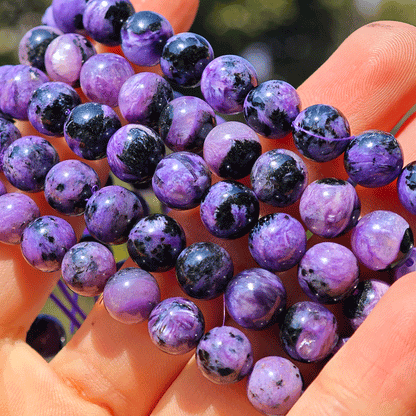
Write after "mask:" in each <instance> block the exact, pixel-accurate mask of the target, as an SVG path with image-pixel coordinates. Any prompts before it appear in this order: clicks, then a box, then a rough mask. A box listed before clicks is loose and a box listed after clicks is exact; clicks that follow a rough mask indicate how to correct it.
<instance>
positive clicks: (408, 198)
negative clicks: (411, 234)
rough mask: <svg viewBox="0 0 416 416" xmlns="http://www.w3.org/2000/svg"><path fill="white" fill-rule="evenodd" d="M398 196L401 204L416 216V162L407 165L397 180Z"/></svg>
mask: <svg viewBox="0 0 416 416" xmlns="http://www.w3.org/2000/svg"><path fill="white" fill-rule="evenodd" d="M397 194H398V196H399V200H400V202H401V204H402V205H403V206H404V207H405V208H406V209H407V210H408V211H409V212H410V213H411V214H416V161H415V162H410V163H409V164H407V165H406V166H405V167H404V169H403V170H402V172H401V173H400V175H399V177H398V179H397Z"/></svg>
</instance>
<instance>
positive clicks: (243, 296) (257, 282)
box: [224, 268, 286, 329]
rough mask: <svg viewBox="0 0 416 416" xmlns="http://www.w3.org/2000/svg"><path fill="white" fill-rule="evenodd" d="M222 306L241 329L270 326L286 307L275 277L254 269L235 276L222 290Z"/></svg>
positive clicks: (282, 290) (278, 282)
mask: <svg viewBox="0 0 416 416" xmlns="http://www.w3.org/2000/svg"><path fill="white" fill-rule="evenodd" d="M224 299H225V305H226V307H227V311H228V313H229V314H230V316H231V318H233V319H234V321H235V322H236V323H237V324H238V325H240V326H242V327H243V328H249V329H264V328H267V327H268V326H270V325H272V324H274V323H275V322H276V321H277V318H278V317H279V315H280V314H281V312H282V311H283V310H284V309H285V307H286V290H285V288H284V286H283V283H282V281H281V280H280V278H279V277H278V276H276V275H275V274H273V273H271V272H269V271H268V270H264V269H260V268H254V269H247V270H244V271H242V272H240V273H238V274H237V275H236V276H235V277H234V278H233V279H232V280H231V281H230V283H229V284H228V286H227V289H226V291H225V296H224Z"/></svg>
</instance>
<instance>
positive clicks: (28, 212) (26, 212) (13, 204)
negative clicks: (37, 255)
mask: <svg viewBox="0 0 416 416" xmlns="http://www.w3.org/2000/svg"><path fill="white" fill-rule="evenodd" d="M0 212H1V218H0V241H1V242H2V243H7V244H19V243H20V241H21V240H22V234H23V230H24V229H25V228H26V226H27V225H28V224H29V223H30V222H31V221H33V220H34V219H36V218H38V217H39V216H40V211H39V208H38V206H37V205H36V203H35V202H34V201H33V200H32V199H31V198H29V197H28V196H27V195H25V194H20V193H15V192H11V193H7V194H4V195H2V196H0Z"/></svg>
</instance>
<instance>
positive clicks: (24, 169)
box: [3, 136, 59, 192]
mask: <svg viewBox="0 0 416 416" xmlns="http://www.w3.org/2000/svg"><path fill="white" fill-rule="evenodd" d="M58 162H59V156H58V153H57V152H56V150H55V149H54V147H53V146H52V145H51V144H50V143H49V142H48V141H47V140H45V139H43V138H42V137H38V136H24V137H22V138H20V139H17V140H15V141H14V142H13V143H12V144H11V145H10V146H9V147H8V148H7V150H6V152H5V153H4V157H3V172H4V174H5V175H6V178H7V179H8V180H9V182H10V183H11V184H12V185H13V186H15V187H16V188H17V189H20V190H21V191H26V192H39V191H41V190H43V188H44V185H45V178H46V175H47V173H48V172H49V170H50V169H51V168H52V166H54V165H56V164H57V163H58Z"/></svg>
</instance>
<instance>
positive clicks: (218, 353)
mask: <svg viewBox="0 0 416 416" xmlns="http://www.w3.org/2000/svg"><path fill="white" fill-rule="evenodd" d="M196 363H197V365H198V368H199V369H200V370H201V372H202V374H203V375H204V376H205V377H206V378H207V379H208V380H210V381H212V382H214V383H217V384H230V383H236V382H237V381H240V380H241V379H243V378H244V377H245V376H247V375H248V374H249V373H250V371H251V369H252V368H253V351H252V348H251V344H250V341H249V340H248V338H247V337H246V336H245V335H244V334H243V333H242V332H241V331H240V330H239V329H237V328H233V327H232V326H219V327H215V328H212V329H211V330H210V331H209V332H207V333H206V334H205V335H204V336H203V337H202V338H201V341H200V342H199V344H198V346H197V348H196Z"/></svg>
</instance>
